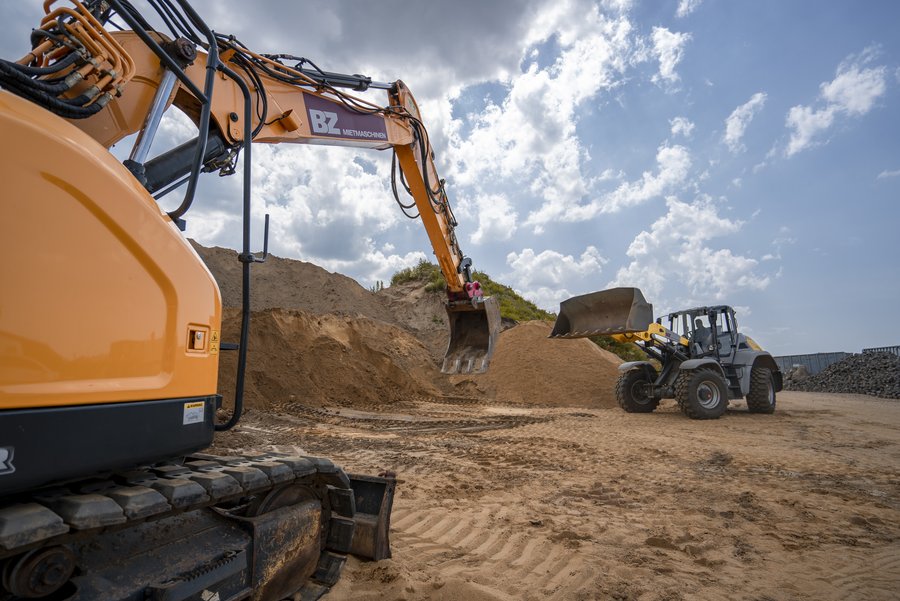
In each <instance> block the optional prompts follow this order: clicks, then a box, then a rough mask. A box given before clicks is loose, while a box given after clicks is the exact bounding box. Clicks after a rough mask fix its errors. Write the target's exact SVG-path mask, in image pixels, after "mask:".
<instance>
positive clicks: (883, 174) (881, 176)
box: [875, 169, 900, 179]
mask: <svg viewBox="0 0 900 601" xmlns="http://www.w3.org/2000/svg"><path fill="white" fill-rule="evenodd" d="M897 176H900V169H894V170H893V171H888V170H887V169H885V170H884V171H882V172H881V173H879V174H878V177H876V178H875V179H888V178H889V177H897Z"/></svg>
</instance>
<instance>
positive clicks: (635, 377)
mask: <svg viewBox="0 0 900 601" xmlns="http://www.w3.org/2000/svg"><path fill="white" fill-rule="evenodd" d="M648 372H649V373H648ZM651 376H652V379H651ZM654 380H656V370H653V369H649V370H644V369H632V370H629V371H626V372H625V373H623V374H622V375H620V376H619V379H618V381H617V382H616V400H617V401H618V402H619V407H621V408H622V409H624V410H625V411H627V412H628V413H652V412H653V410H654V409H656V407H657V406H658V405H659V399H658V398H653V397H650V396H647V395H646V394H645V393H644V391H643V390H641V389H642V388H643V387H644V385H645V384H652V383H653V381H654Z"/></svg>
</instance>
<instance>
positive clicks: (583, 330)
mask: <svg viewBox="0 0 900 601" xmlns="http://www.w3.org/2000/svg"><path fill="white" fill-rule="evenodd" d="M651 323H653V305H651V304H650V303H648V302H647V301H646V300H644V295H643V294H642V293H641V291H640V290H639V289H638V288H610V289H609V290H601V291H599V292H591V293H590V294H582V295H581V296H574V297H572V298H570V299H568V300H564V301H563V302H561V303H560V304H559V317H557V318H556V323H555V324H553V331H552V332H550V338H585V337H587V336H602V335H607V336H608V335H611V334H625V333H628V332H645V331H646V330H647V328H649V327H650V324H651Z"/></svg>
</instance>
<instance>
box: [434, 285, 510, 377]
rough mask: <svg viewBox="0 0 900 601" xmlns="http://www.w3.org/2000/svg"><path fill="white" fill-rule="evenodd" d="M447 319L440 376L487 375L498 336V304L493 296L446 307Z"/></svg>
mask: <svg viewBox="0 0 900 601" xmlns="http://www.w3.org/2000/svg"><path fill="white" fill-rule="evenodd" d="M447 317H449V318H450V343H449V344H448V345H447V352H446V353H445V354H444V364H443V365H442V366H441V372H442V373H445V374H460V373H461V374H468V373H476V374H480V373H483V372H485V371H487V368H488V364H489V363H490V361H491V355H493V354H494V347H495V345H496V343H497V337H498V336H499V335H500V303H499V302H497V299H496V298H494V297H493V296H487V297H484V299H483V300H479V301H477V302H476V303H474V304H473V303H468V302H466V303H451V304H448V305H447Z"/></svg>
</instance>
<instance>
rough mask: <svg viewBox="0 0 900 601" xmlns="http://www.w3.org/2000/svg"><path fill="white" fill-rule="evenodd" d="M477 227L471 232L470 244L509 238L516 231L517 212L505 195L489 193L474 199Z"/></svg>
mask: <svg viewBox="0 0 900 601" xmlns="http://www.w3.org/2000/svg"><path fill="white" fill-rule="evenodd" d="M475 204H476V206H477V213H476V215H477V217H478V229H477V230H475V233H474V234H472V236H471V238H470V240H471V242H472V244H482V243H484V242H491V241H497V240H509V239H510V238H512V235H513V234H514V233H515V232H516V220H517V218H518V214H517V213H516V212H515V211H514V210H513V209H512V206H511V205H510V203H509V200H507V198H506V196H504V195H502V194H490V195H485V196H479V197H477V198H476V199H475Z"/></svg>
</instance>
